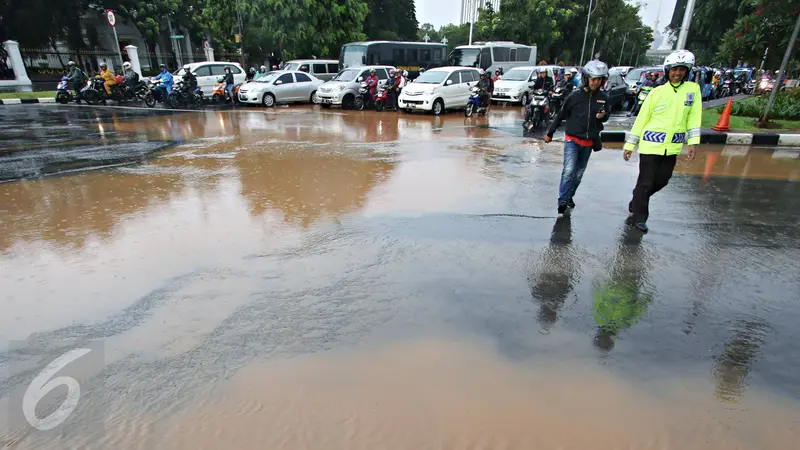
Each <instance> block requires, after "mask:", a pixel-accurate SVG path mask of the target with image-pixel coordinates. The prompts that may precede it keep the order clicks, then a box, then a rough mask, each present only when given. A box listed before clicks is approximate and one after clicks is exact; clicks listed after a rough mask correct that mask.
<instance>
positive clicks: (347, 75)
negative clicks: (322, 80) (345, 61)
mask: <svg viewBox="0 0 800 450" xmlns="http://www.w3.org/2000/svg"><path fill="white" fill-rule="evenodd" d="M360 72H361V70H360V69H345V70H343V71H341V72H339V73H337V74H336V76H335V77H333V79H332V80H331V81H353V80H355V79H356V76H357V75H358V74H359V73H360Z"/></svg>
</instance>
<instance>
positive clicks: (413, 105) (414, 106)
mask: <svg viewBox="0 0 800 450" xmlns="http://www.w3.org/2000/svg"><path fill="white" fill-rule="evenodd" d="M408 107H409V108H411V109H414V108H416V107H417V105H415V104H413V103H409V105H408Z"/></svg>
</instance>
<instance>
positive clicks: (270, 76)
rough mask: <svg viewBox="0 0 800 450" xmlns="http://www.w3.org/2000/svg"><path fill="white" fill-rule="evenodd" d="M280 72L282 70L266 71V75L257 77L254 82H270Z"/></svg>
mask: <svg viewBox="0 0 800 450" xmlns="http://www.w3.org/2000/svg"><path fill="white" fill-rule="evenodd" d="M282 74H283V73H282V72H268V73H267V74H266V75H264V76H263V77H261V78H259V79H258V80H257V81H256V83H271V82H272V81H274V80H275V78H278V76H279V75H282Z"/></svg>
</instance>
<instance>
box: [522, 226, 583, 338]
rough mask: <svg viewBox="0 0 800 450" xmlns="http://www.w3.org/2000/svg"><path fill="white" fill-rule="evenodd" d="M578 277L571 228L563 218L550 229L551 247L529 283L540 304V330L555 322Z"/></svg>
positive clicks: (534, 296) (543, 256)
mask: <svg viewBox="0 0 800 450" xmlns="http://www.w3.org/2000/svg"><path fill="white" fill-rule="evenodd" d="M579 276H580V270H579V267H578V266H577V264H576V257H575V250H574V248H573V247H572V224H571V223H570V220H569V217H563V218H560V219H558V220H556V223H555V225H553V231H552V233H551V234H550V243H549V245H548V246H547V249H545V251H544V253H543V254H542V259H541V261H540V262H539V267H536V268H535V269H534V276H533V277H532V278H531V279H530V282H531V294H532V295H533V298H534V299H535V300H536V301H537V302H539V304H540V307H539V316H538V321H539V325H541V326H542V328H544V329H549V328H550V327H551V326H552V325H553V324H554V323H555V322H556V320H557V319H558V312H559V311H560V310H561V308H562V307H563V306H564V302H565V301H566V300H567V296H568V295H569V293H570V292H571V291H572V289H573V288H574V287H575V284H577V278H578V277H579Z"/></svg>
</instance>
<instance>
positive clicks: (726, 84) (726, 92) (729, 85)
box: [719, 80, 733, 97]
mask: <svg viewBox="0 0 800 450" xmlns="http://www.w3.org/2000/svg"><path fill="white" fill-rule="evenodd" d="M732 92H733V82H732V81H731V80H725V81H723V82H722V88H720V90H719V97H730V96H731V93H732Z"/></svg>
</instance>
